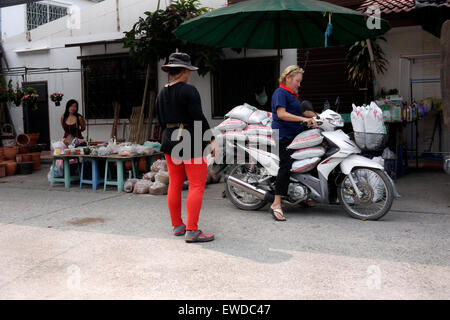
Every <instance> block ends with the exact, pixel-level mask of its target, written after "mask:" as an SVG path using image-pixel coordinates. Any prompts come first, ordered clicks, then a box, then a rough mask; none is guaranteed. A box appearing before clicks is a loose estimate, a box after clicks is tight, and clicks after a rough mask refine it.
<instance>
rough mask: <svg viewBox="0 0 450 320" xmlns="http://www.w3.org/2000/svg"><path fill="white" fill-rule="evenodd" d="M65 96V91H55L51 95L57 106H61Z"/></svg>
mask: <svg viewBox="0 0 450 320" xmlns="http://www.w3.org/2000/svg"><path fill="white" fill-rule="evenodd" d="M63 97H64V94H63V93H57V92H55V93H52V94H51V95H50V100H52V101H53V102H54V103H55V105H56V106H57V107H59V106H60V105H61V100H62V98H63Z"/></svg>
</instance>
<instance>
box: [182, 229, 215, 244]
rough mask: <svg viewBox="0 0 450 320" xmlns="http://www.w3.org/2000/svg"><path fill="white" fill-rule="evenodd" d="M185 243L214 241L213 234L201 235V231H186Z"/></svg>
mask: <svg viewBox="0 0 450 320" xmlns="http://www.w3.org/2000/svg"><path fill="white" fill-rule="evenodd" d="M185 240H186V242H207V241H213V240H214V234H212V233H203V232H202V231H201V230H195V231H187V232H186V236H185Z"/></svg>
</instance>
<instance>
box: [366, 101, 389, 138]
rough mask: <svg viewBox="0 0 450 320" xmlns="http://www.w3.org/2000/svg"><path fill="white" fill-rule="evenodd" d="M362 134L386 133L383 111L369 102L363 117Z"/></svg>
mask: <svg viewBox="0 0 450 320" xmlns="http://www.w3.org/2000/svg"><path fill="white" fill-rule="evenodd" d="M364 132H366V133H381V134H385V133H386V127H385V126H384V121H383V111H382V110H381V109H380V107H378V105H377V104H376V103H375V102H373V101H372V102H371V103H370V105H369V107H368V111H367V112H366V114H365V115H364Z"/></svg>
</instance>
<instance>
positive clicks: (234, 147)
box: [163, 121, 279, 164]
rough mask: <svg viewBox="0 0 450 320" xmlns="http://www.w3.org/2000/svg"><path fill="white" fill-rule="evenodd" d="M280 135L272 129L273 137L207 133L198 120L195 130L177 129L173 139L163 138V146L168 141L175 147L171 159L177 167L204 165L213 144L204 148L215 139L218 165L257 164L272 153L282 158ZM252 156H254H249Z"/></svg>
mask: <svg viewBox="0 0 450 320" xmlns="http://www.w3.org/2000/svg"><path fill="white" fill-rule="evenodd" d="M166 130H167V129H166ZM165 134H168V133H165V132H163V135H165ZM277 134H278V130H272V134H271V135H269V134H267V131H265V130H263V131H262V132H261V133H259V132H256V133H255V132H253V133H252V134H251V135H247V134H246V132H245V130H239V131H238V130H227V131H219V130H217V129H209V130H206V131H205V132H204V133H203V131H202V122H201V121H194V125H193V127H192V128H188V129H187V128H175V129H174V130H173V131H172V133H171V134H170V137H164V136H163V143H164V140H170V141H166V142H167V143H169V144H173V145H174V147H173V148H172V151H171V154H170V156H171V157H172V159H173V161H174V163H176V164H177V161H178V162H180V163H181V162H184V163H190V162H192V163H193V164H201V163H202V161H203V160H202V158H206V157H207V156H208V155H209V154H210V153H211V151H212V147H211V145H210V144H208V145H207V146H206V147H205V148H204V145H205V144H207V143H208V142H210V141H211V138H212V137H214V138H215V140H214V141H215V144H216V146H217V149H216V150H215V151H216V154H215V157H214V162H215V163H216V164H236V163H238V164H244V163H250V164H256V162H257V161H262V160H264V159H265V158H267V157H268V156H269V154H274V155H277V156H278V155H279V147H278V143H276V141H275V139H274V138H273V136H277ZM200 137H201V139H200ZM249 137H250V140H249ZM249 153H252V154H253V156H249Z"/></svg>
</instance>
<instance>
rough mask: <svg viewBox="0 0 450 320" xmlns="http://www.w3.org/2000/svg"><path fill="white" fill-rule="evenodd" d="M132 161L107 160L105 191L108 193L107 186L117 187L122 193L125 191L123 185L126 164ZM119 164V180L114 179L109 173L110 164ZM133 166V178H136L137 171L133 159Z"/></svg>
mask: <svg viewBox="0 0 450 320" xmlns="http://www.w3.org/2000/svg"><path fill="white" fill-rule="evenodd" d="M125 161H130V159H109V158H108V159H106V164H105V182H104V184H103V185H104V186H103V191H106V186H117V191H118V192H122V191H123V185H124V183H125V179H124V174H125V172H124V164H123V163H124V162H125ZM114 162H115V163H117V180H114V179H112V175H111V173H110V171H109V164H110V163H114ZM131 165H132V168H133V169H132V172H133V177H134V178H136V169H135V165H134V161H133V160H132V159H131Z"/></svg>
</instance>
